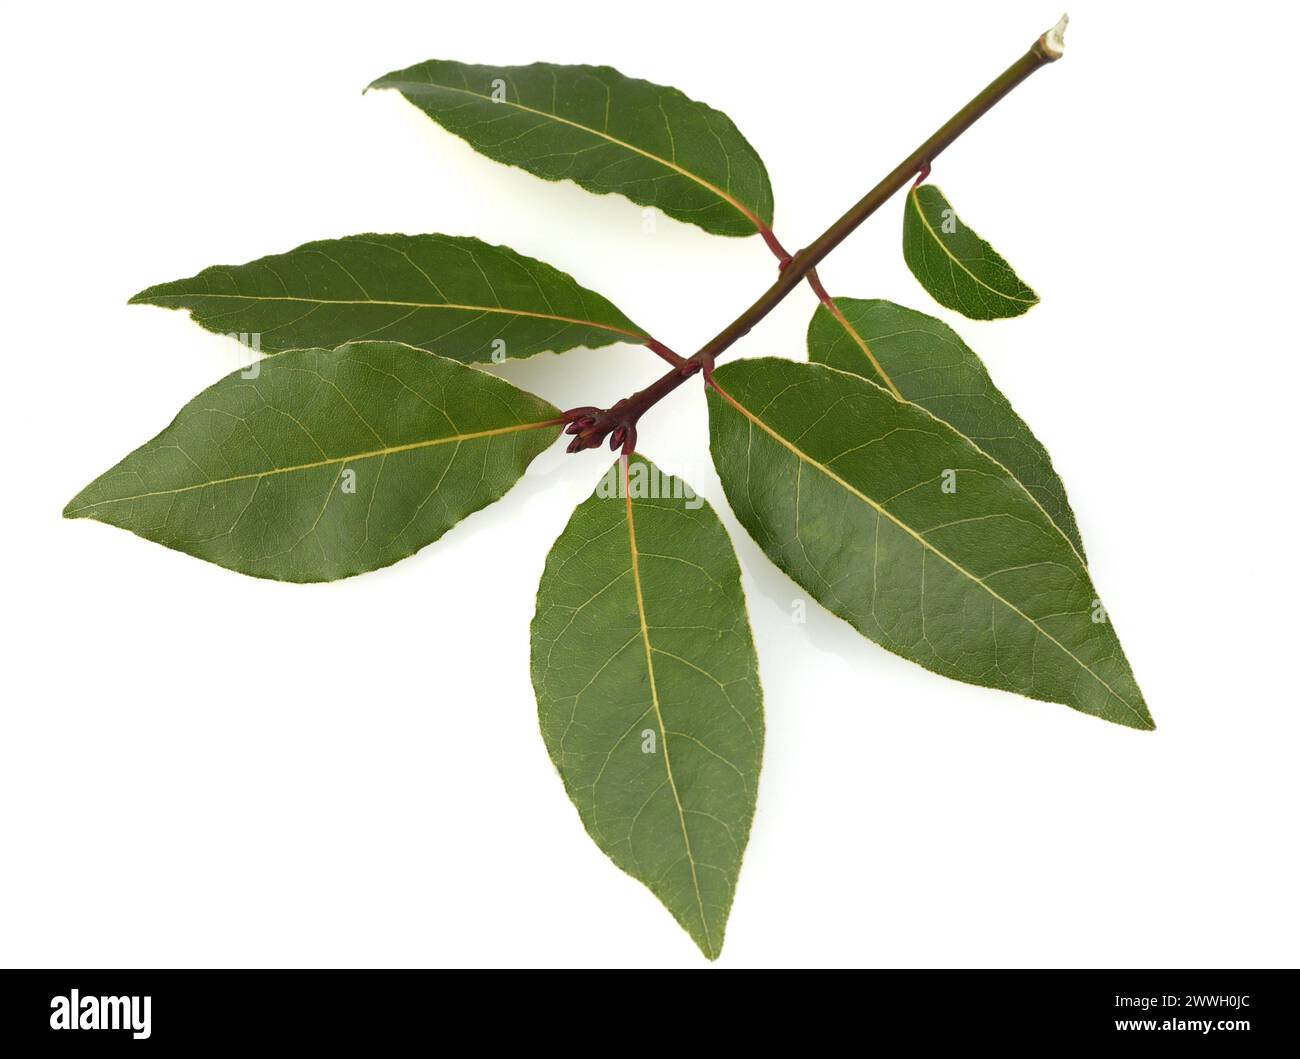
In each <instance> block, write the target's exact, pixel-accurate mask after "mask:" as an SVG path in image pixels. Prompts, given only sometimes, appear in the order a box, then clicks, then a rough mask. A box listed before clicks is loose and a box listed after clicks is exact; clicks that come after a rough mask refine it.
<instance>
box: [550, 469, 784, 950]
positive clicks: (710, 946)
mask: <svg viewBox="0 0 1300 1059" xmlns="http://www.w3.org/2000/svg"><path fill="white" fill-rule="evenodd" d="M532 675H533V687H534V689H535V690H536V693H537V706H538V716H539V719H540V721H541V728H542V736H543V738H544V740H545V742H546V749H547V751H548V752H549V753H550V755H551V760H552V761H553V762H554V763H555V766H556V768H557V769H558V770H559V772H560V776H561V778H562V779H563V780H564V786H565V790H566V791H567V792H568V794H569V797H570V798H571V799H572V800H573V803H574V804H575V805H576V806H577V808H578V813H579V815H580V816H581V818H582V822H583V825H584V826H585V827H586V829H587V831H588V833H589V834H590V835H591V837H592V839H594V840H595V842H596V844H597V845H598V846H599V847H600V848H601V849H602V850H603V851H604V852H605V853H606V854H608V855H609V857H610V858H611V859H612V860H613V861H614V863H615V864H617V865H618V866H619V867H620V868H622V869H623V870H624V871H626V872H627V873H628V874H630V875H632V876H633V877H634V878H636V879H638V880H640V881H641V882H643V883H645V885H646V886H648V887H649V888H650V890H651V891H652V892H653V893H654V895H655V896H656V897H658V898H659V900H660V901H662V902H663V904H664V905H665V907H667V909H668V910H669V911H670V912H671V913H672V914H673V916H674V917H676V919H677V921H678V922H679V923H680V924H681V925H682V927H683V928H684V929H685V930H686V932H687V933H688V934H690V936H691V938H692V939H693V940H694V941H695V943H696V944H697V945H698V946H699V947H700V949H701V951H703V953H704V954H705V955H706V956H707V957H709V958H710V959H715V958H716V957H717V955H718V953H719V952H720V951H721V949H722V940H723V934H724V932H725V930H726V924H727V916H728V914H729V912H730V910H731V903H732V897H733V896H734V894H735V889H736V878H737V875H738V873H739V871H740V862H741V857H742V855H743V854H744V851H745V845H746V843H747V841H748V839H749V827H750V822H751V820H752V819H753V815H754V799H755V795H756V793H757V789H758V772H759V765H760V763H761V760H762V752H763V710H762V693H761V690H760V688H759V681H758V662H757V659H756V657H755V654H754V644H753V639H752V637H751V635H750V631H749V620H748V617H747V615H746V611H745V597H744V592H743V591H742V589H741V585H740V567H739V565H738V564H737V562H736V555H735V551H734V550H733V548H732V545H731V541H730V540H729V539H728V537H727V532H726V530H725V529H723V526H722V523H721V522H719V521H718V517H717V515H715V514H714V512H713V510H712V508H710V507H709V506H708V504H706V503H705V502H704V501H703V499H702V498H700V497H698V496H696V495H695V494H694V492H693V491H691V490H690V489H689V487H687V486H685V484H684V483H683V482H682V481H681V480H680V479H677V478H672V477H670V476H669V475H666V474H664V473H662V472H661V471H659V469H658V468H657V467H655V465H654V464H652V463H650V462H649V461H648V460H645V459H643V458H642V457H640V456H632V457H631V458H630V459H629V458H623V459H620V460H619V461H618V462H617V463H615V464H614V466H613V467H612V468H611V469H610V472H609V473H608V474H607V475H606V476H605V478H604V479H603V480H602V481H601V484H600V485H599V486H598V487H597V489H596V492H595V493H594V494H593V495H592V496H591V497H590V498H589V499H587V500H585V501H584V502H583V503H581V504H580V505H578V507H577V509H576V510H575V511H574V512H573V516H572V517H571V518H570V520H569V524H568V525H567V526H566V527H565V528H564V532H563V533H561V534H560V536H559V538H558V539H557V540H556V542H555V545H554V547H553V548H552V549H551V553H550V555H549V556H548V557H547V560H546V569H545V571H544V572H543V574H542V580H541V585H540V587H539V589H538V593H537V614H536V616H535V617H534V619H533V628H532Z"/></svg>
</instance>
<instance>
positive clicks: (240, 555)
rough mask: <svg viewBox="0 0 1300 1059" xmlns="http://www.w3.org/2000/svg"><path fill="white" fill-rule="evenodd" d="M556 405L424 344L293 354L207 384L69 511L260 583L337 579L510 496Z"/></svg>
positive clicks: (549, 436) (553, 430) (549, 428)
mask: <svg viewBox="0 0 1300 1059" xmlns="http://www.w3.org/2000/svg"><path fill="white" fill-rule="evenodd" d="M249 375H252V376H253V377H247V376H249ZM559 414H560V413H559V411H558V410H557V409H555V408H553V407H552V406H551V405H549V404H548V403H547V402H545V401H543V400H542V399H541V398H540V397H535V396H533V395H532V394H530V393H526V392H524V391H523V390H520V389H517V388H516V387H514V386H512V385H510V384H509V383H507V382H503V381H502V380H501V379H498V378H495V377H493V376H491V375H488V374H486V373H485V372H482V371H478V370H476V369H474V368H467V367H464V366H463V365H460V364H457V363H456V362H455V361H451V360H446V359H444V358H441V357H434V356H431V355H429V354H428V353H425V352H424V351H422V350H419V349H415V348H414V347H412V346H404V345H399V344H397V343H390V342H360V343H355V344H352V345H346V346H341V347H340V348H338V349H335V350H324V349H300V350H294V351H292V352H289V353H285V354H282V355H281V356H278V357H271V358H268V359H266V360H263V361H260V362H259V363H258V364H256V365H254V366H253V368H250V369H247V371H245V372H238V371H237V372H235V373H233V374H231V375H228V376H226V377H225V378H224V379H222V380H221V381H220V382H218V383H216V384H215V385H213V386H210V387H208V389H206V390H204V391H203V392H202V393H201V394H199V395H198V396H197V397H196V398H194V400H192V401H191V402H190V403H189V404H187V405H186V406H185V407H184V408H182V409H181V411H180V413H179V414H178V415H177V416H176V419H175V420H174V421H173V422H172V424H171V425H170V426H169V427H167V429H166V430H164V431H163V432H162V433H161V434H159V435H158V436H157V437H156V438H154V439H153V440H152V441H150V442H148V443H147V444H145V445H142V446H141V447H140V448H138V449H136V450H135V451H134V452H133V453H131V454H130V455H129V456H127V457H126V458H125V459H124V460H122V461H121V462H120V463H119V464H117V466H115V467H113V468H112V469H111V470H109V471H106V472H105V473H104V474H103V475H101V476H100V477H99V478H97V479H95V481H93V482H92V483H91V484H90V485H88V486H87V487H86V488H85V489H83V490H82V491H81V492H80V493H79V494H78V495H77V496H76V497H75V498H74V499H73V500H72V501H71V502H69V504H68V506H67V508H65V509H64V512H63V513H64V515H65V516H67V517H68V518H94V519H98V520H99V521H101V522H107V523H109V524H110V525H114V526H120V527H122V528H123V529H129V530H130V531H131V532H133V533H137V534H139V535H140V536H141V537H145V538H147V539H149V540H152V541H157V542H158V543H159V544H164V545H166V546H167V547H169V548H175V549H177V550H178V551H183V552H188V553H189V554H191V555H196V556H198V557H199V558H200V559H206V560H207V561H208V562H212V563H218V564H220V565H221V566H226V567H229V568H230V569H232V570H238V571H239V572H241V573H245V574H252V575H254V576H256V577H269V578H275V579H277V580H283V581H332V580H335V579H336V578H340V577H349V576H351V575H353V574H359V573H363V572H365V571H367V570H374V569H376V568H378V567H381V566H388V565H389V564H390V563H395V562H397V560H398V559H402V558H405V557H406V556H408V555H411V554H412V553H413V552H416V551H418V550H419V549H420V548H422V547H424V546H425V545H426V544H428V543H430V542H431V541H435V540H437V539H438V538H439V537H441V536H442V535H443V534H444V533H445V532H446V531H447V530H448V529H450V528H451V527H452V526H454V525H455V524H456V523H457V522H459V521H460V520H461V519H463V518H464V517H465V516H466V515H468V514H470V513H471V512H474V511H477V510H478V509H479V508H481V507H484V506H486V505H487V504H490V503H492V501H494V500H497V499H499V498H500V497H501V496H502V495H503V494H504V493H505V492H506V491H507V490H508V489H509V488H510V487H511V486H512V485H514V484H515V482H516V481H517V480H518V479H519V478H520V476H521V475H522V474H523V473H524V470H525V468H526V467H527V466H528V464H529V463H530V462H531V461H532V459H533V457H534V456H536V455H537V454H538V453H539V452H540V451H541V450H542V449H544V448H545V447H546V446H547V445H549V444H550V443H551V442H552V441H554V440H555V438H556V437H557V435H558V434H559V431H560V427H559V426H558V425H557V424H556V423H555V422H554V421H555V420H556V418H557V417H558V416H559Z"/></svg>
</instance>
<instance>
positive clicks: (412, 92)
mask: <svg viewBox="0 0 1300 1059" xmlns="http://www.w3.org/2000/svg"><path fill="white" fill-rule="evenodd" d="M370 87H371V88H393V89H396V90H397V91H399V92H401V93H402V95H404V96H405V97H406V98H407V99H408V100H410V101H411V102H412V103H413V104H415V105H416V106H417V107H419V108H420V109H421V110H422V111H424V113H425V114H427V115H428V116H429V117H431V118H432V119H433V120H434V121H436V122H437V123H438V124H439V125H441V126H443V128H445V129H447V130H448V131H449V132H452V133H455V134H456V135H457V136H459V137H460V138H461V139H463V140H465V141H466V142H467V143H468V144H469V145H470V146H471V147H473V148H474V149H475V150H476V151H479V152H480V153H481V154H485V155H487V156H488V157H489V158H493V159H496V160H497V161H498V162H505V163H506V164H507V165H515V166H519V167H520V168H521V169H526V170H527V171H528V172H530V173H532V174H534V175H536V176H539V177H542V178H543V179H545V180H572V181H574V182H575V183H577V184H578V185H579V186H581V187H584V188H586V189H587V190H588V191H594V192H597V193H602V194H603V193H609V192H614V193H617V194H619V195H624V196H626V197H627V198H629V199H631V200H632V201H633V202H635V203H638V204H640V205H642V206H656V207H658V208H659V209H661V210H663V212H664V213H666V214H668V216H670V217H674V218H676V219H677V220H679V221H687V222H689V223H691V224H697V225H699V226H700V227H701V228H703V229H705V231H709V232H713V233H714V234H716V235H753V234H754V233H755V232H757V231H758V230H759V225H760V224H761V225H765V226H767V225H771V223H772V188H771V184H770V183H769V181H768V177H767V170H766V169H765V168H764V166H763V163H762V161H761V160H760V159H759V157H758V154H757V153H756V152H755V151H754V148H753V147H751V146H750V145H749V142H748V141H747V140H746V139H745V138H744V137H743V136H742V135H741V134H740V131H739V130H738V129H737V128H736V126H735V125H734V124H733V123H732V121H731V119H730V118H728V117H727V116H726V115H725V114H722V113H720V112H719V111H716V110H714V109H713V108H712V107H709V106H706V105H705V104H703V103H699V102H697V101H696V100H693V99H690V98H688V97H687V96H686V95H684V94H683V93H682V92H680V91H678V90H677V89H675V88H668V87H666V86H664V85H656V84H652V83H651V82H649V81H642V80H639V79H638V78H634V77H626V76H624V75H623V74H621V73H619V72H618V71H617V70H614V69H612V68H610V67H608V66H557V65H555V64H554V63H533V64H532V65H530V66H474V65H471V64H469V63H459V62H451V61H447V60H442V59H432V60H430V61H428V62H423V63H419V64H418V65H416V66H411V67H408V68H407V69H405V70H395V71H393V72H392V73H390V74H385V75H384V76H383V77H381V78H379V80H377V81H375V82H374V83H373V84H372V85H371V86H370Z"/></svg>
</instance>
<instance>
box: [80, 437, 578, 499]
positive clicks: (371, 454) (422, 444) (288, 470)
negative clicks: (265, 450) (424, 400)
mask: <svg viewBox="0 0 1300 1059" xmlns="http://www.w3.org/2000/svg"><path fill="white" fill-rule="evenodd" d="M559 423H560V420H557V419H548V420H543V421H541V422H537V423H523V424H517V425H515V426H509V427H495V428H493V429H492V430H479V431H475V432H472V433H469V434H449V435H448V436H447V437H442V438H431V439H429V440H427V441H412V442H408V443H406V444H405V445H389V446H386V447H384V448H381V449H373V450H369V451H366V452H356V453H351V454H349V455H346V456H337V457H330V458H329V459H325V460H315V461H313V462H311V463H299V464H294V465H293V466H292V467H274V468H272V469H270V470H267V471H251V472H249V473H248V474H234V475H230V476H229V477H227V478H214V479H213V480H211V481H208V482H196V483H195V484H193V485H182V486H177V487H176V488H175V489H156V490H152V491H150V492H145V493H136V494H134V495H133V496H119V497H114V498H113V499H111V500H97V501H95V503H93V504H86V505H85V506H83V507H78V508H73V507H69V508H68V510H67V511H66V512H64V513H65V515H67V516H69V517H72V516H75V515H79V514H81V513H82V512H84V511H90V510H92V509H93V508H97V507H103V506H104V505H105V504H122V503H126V502H127V501H130V500H147V499H149V498H150V497H154V496H174V495H176V494H178V493H189V492H193V491H194V490H196V489H210V488H212V487H214V486H218V485H229V484H230V483H231V482H247V481H253V480H255V479H262V478H268V477H271V476H272V475H277V474H295V473H297V472H299V471H311V470H315V469H317V468H320V467H333V466H336V465H337V464H341V463H357V462H360V461H361V460H369V459H374V458H375V457H376V456H391V455H393V454H394V453H398V452H410V451H412V450H413V449H427V448H432V447H434V446H435V445H448V444H453V443H455V444H459V443H461V442H464V441H476V440H478V439H479V438H491V437H499V436H501V435H503V434H516V433H519V432H520V431H523V430H538V429H540V428H542V427H548V426H558V425H559Z"/></svg>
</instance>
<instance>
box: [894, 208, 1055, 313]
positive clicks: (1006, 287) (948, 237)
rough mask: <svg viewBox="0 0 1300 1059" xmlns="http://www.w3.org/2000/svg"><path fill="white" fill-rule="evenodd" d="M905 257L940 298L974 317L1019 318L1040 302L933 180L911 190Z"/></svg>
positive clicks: (914, 272)
mask: <svg viewBox="0 0 1300 1059" xmlns="http://www.w3.org/2000/svg"><path fill="white" fill-rule="evenodd" d="M903 258H904V260H906V262H907V267H908V268H910V269H911V270H912V275H914V276H915V277H916V278H917V279H918V280H919V281H920V283H921V286H922V287H924V288H925V289H926V290H927V291H928V292H929V294H930V296H931V297H932V298H933V299H934V300H935V301H937V302H938V303H939V304H940V305H942V306H945V307H946V308H949V309H953V310H955V311H957V312H959V313H961V314H962V315H963V316H967V317H970V319H972V320H1001V319H1003V318H1005V317H1008V316H1020V315H1021V314H1022V313H1026V312H1028V311H1029V310H1030V308H1031V307H1033V306H1035V305H1037V304H1038V295H1037V294H1035V293H1034V292H1033V291H1032V290H1030V289H1029V287H1028V286H1027V285H1026V284H1025V283H1024V281H1023V280H1021V278H1020V277H1019V276H1017V275H1016V274H1015V272H1014V271H1012V269H1011V266H1010V265H1008V264H1007V263H1006V261H1004V260H1003V259H1002V255H1001V254H999V253H998V252H997V251H996V250H994V249H993V247H991V246H989V244H988V243H987V242H985V241H984V240H983V239H981V238H980V237H979V236H978V235H976V234H975V233H974V232H973V231H972V230H971V229H970V228H968V227H966V225H965V224H964V223H963V222H962V220H961V218H960V217H958V216H957V213H956V211H955V210H954V209H953V208H952V207H951V206H950V205H949V204H948V200H947V199H946V198H944V195H943V192H942V191H940V190H939V189H938V188H937V187H935V186H934V185H933V184H920V185H918V186H916V187H914V188H912V190H911V191H909V192H908V193H907V201H906V203H905V204H904V206H903Z"/></svg>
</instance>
